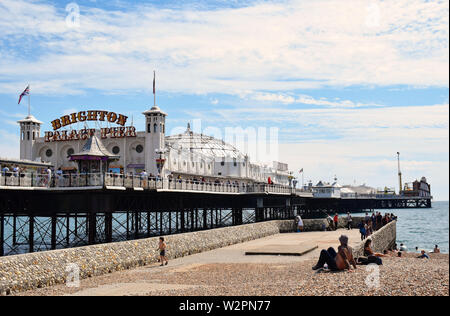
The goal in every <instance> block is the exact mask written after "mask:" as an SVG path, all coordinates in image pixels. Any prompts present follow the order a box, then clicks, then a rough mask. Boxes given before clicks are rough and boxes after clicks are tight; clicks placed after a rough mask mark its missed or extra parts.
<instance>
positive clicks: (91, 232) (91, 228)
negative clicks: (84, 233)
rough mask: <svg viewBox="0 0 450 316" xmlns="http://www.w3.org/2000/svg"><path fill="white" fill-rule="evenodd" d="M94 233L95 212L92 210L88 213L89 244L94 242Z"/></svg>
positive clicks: (95, 232)
mask: <svg viewBox="0 0 450 316" xmlns="http://www.w3.org/2000/svg"><path fill="white" fill-rule="evenodd" d="M96 235H97V214H96V213H94V212H92V213H89V235H88V244H89V245H93V244H95V241H96Z"/></svg>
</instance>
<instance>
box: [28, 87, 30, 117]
mask: <svg viewBox="0 0 450 316" xmlns="http://www.w3.org/2000/svg"><path fill="white" fill-rule="evenodd" d="M28 89H29V90H28V116H30V115H31V110H30V92H29V91H30V85H28Z"/></svg>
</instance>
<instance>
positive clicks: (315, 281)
mask: <svg viewBox="0 0 450 316" xmlns="http://www.w3.org/2000/svg"><path fill="white" fill-rule="evenodd" d="M415 256H416V254H406V255H405V256H404V257H403V258H396V257H386V258H383V261H384V265H383V266H380V269H379V283H378V285H377V284H376V283H371V284H374V286H373V287H368V286H367V285H366V280H367V279H368V278H369V279H371V278H370V275H371V273H373V270H371V269H370V270H367V268H366V266H358V269H357V270H356V271H352V272H338V273H331V272H315V271H312V269H311V267H312V266H313V265H314V263H315V261H314V260H312V259H310V260H305V261H301V262H291V263H283V260H282V258H280V259H281V260H280V262H279V263H271V264H264V263H226V264H220V263H207V264H190V265H187V266H181V267H180V266H172V267H171V266H170V265H169V266H166V267H159V266H158V265H151V266H146V267H142V268H138V269H134V270H126V271H120V272H115V273H112V274H109V275H104V276H98V277H93V278H89V279H86V280H82V281H81V284H80V287H79V288H69V287H66V286H65V285H58V286H54V287H48V288H42V289H36V290H32V291H27V292H21V293H16V294H15V295H25V296H37V295H39V296H41V295H71V294H72V295H73V294H76V295H99V294H102V293H103V294H106V295H110V294H114V291H111V290H112V289H116V290H119V291H120V289H121V288H127V289H128V295H143V296H146V295H152V296H155V295H164V296H166V295H176V296H185V295H194V296H228V295H238V296H265V295H268V296H309V295H315V296H316V295H317V296H322V295H326V296H330V295H331V296H333V295H345V296H353V295H358V296H360V295H364V296H448V295H449V256H448V254H436V255H434V254H432V255H431V259H430V260H422V259H417V258H415ZM371 280H372V279H371ZM123 294H125V295H126V293H123Z"/></svg>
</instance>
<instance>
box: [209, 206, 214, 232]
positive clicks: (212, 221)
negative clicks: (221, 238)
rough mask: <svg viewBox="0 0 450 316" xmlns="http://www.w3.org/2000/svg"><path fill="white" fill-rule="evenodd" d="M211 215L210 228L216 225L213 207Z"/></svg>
mask: <svg viewBox="0 0 450 316" xmlns="http://www.w3.org/2000/svg"><path fill="white" fill-rule="evenodd" d="M209 215H210V225H211V227H210V228H213V227H214V210H213V209H211V213H210V214H209Z"/></svg>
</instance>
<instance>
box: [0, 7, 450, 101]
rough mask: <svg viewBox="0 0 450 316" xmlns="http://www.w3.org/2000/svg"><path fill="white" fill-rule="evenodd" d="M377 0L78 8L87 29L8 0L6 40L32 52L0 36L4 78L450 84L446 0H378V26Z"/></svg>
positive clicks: (130, 85) (39, 89)
mask: <svg viewBox="0 0 450 316" xmlns="http://www.w3.org/2000/svg"><path fill="white" fill-rule="evenodd" d="M373 2H374V1H371V2H368V1H363V0H351V1H337V0H320V1H299V0H288V1H283V2H282V3H280V4H277V3H258V2H257V3H255V4H252V5H250V6H248V7H244V8H222V9H216V10H206V9H204V10H197V11H194V10H193V9H190V8H184V9H183V8H180V9H158V8H155V7H152V6H148V5H145V6H138V7H130V8H128V11H122V12H120V11H105V10H102V9H96V8H85V7H82V8H81V9H82V10H81V14H82V16H81V20H80V22H81V26H80V28H77V29H70V28H68V27H67V26H66V25H65V14H66V12H60V11H57V10H56V9H55V8H54V7H53V6H51V5H48V4H43V3H42V2H30V1H23V0H18V1H16V0H2V3H1V4H0V16H2V19H1V21H0V33H1V34H2V39H5V40H6V39H8V40H12V42H20V43H25V42H29V41H31V44H29V45H31V46H30V48H29V52H28V53H30V54H33V56H34V57H33V60H27V58H23V57H21V56H22V55H21V54H22V53H23V51H22V50H20V49H19V48H14V47H9V46H8V45H2V47H4V48H3V49H1V50H0V57H2V58H1V61H0V69H1V74H2V78H7V79H8V80H4V81H3V82H5V81H7V82H8V83H7V84H5V83H0V88H1V89H2V90H3V91H6V92H16V90H17V84H19V83H20V84H22V83H23V79H22V78H30V79H32V80H33V84H35V93H81V92H82V90H83V89H85V88H96V89H101V90H105V91H112V90H118V91H127V90H135V91H136V90H143V89H148V87H149V84H148V83H149V82H151V74H152V70H153V69H157V71H158V86H159V87H160V88H161V89H162V90H165V91H171V92H187V93H208V92H221V93H231V94H239V93H242V92H243V91H267V90H271V91H274V90H278V91H289V90H293V89H304V88H318V87H322V86H330V85H331V86H346V85H355V84H363V85H394V84H406V85H418V86H430V85H431V86H448V75H449V73H448V58H449V49H448V1H432V2H425V1H420V0H412V1H406V0H404V1H386V2H381V1H380V2H378V1H375V3H376V5H377V6H378V7H379V12H380V20H379V26H376V27H368V26H367V25H366V24H367V23H366V20H367V15H368V14H369V13H370V10H369V11H368V10H367V7H368V5H369V4H371V3H373ZM24 39H26V40H27V41H25V40H24ZM33 41H35V42H33ZM10 42H11V41H8V43H10ZM33 43H34V45H35V46H36V45H38V46H39V47H37V49H36V47H35V46H33ZM17 47H19V46H17ZM286 98H287V99H283V100H282V101H289V96H287V97H286ZM304 101H306V102H307V101H309V100H308V99H306V100H304Z"/></svg>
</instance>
